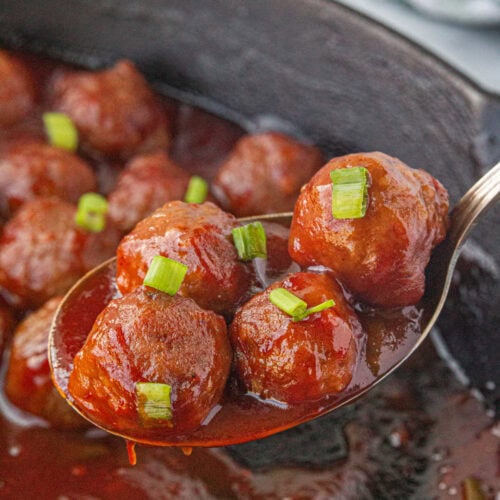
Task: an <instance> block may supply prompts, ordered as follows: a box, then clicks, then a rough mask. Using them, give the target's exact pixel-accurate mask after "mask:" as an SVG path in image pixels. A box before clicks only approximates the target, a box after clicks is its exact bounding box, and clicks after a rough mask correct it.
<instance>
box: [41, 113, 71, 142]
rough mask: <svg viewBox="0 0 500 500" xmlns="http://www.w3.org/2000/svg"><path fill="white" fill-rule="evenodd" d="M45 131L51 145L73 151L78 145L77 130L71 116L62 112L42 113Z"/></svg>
mask: <svg viewBox="0 0 500 500" xmlns="http://www.w3.org/2000/svg"><path fill="white" fill-rule="evenodd" d="M42 119H43V124H44V126H45V133H46V134H47V137H48V139H49V142H50V144H52V146H56V147H58V148H62V149H67V150H68V151H75V150H76V148H77V147H78V131H77V130H76V127H75V125H74V123H73V122H72V121H71V118H70V117H69V116H68V115H65V114H64V113H44V114H43V116H42Z"/></svg>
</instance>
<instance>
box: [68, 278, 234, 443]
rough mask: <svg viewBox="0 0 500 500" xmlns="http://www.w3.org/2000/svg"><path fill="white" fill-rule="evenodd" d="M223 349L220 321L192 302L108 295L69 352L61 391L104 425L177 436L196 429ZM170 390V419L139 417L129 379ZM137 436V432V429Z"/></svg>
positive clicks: (224, 364) (208, 404)
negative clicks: (84, 334) (71, 359)
mask: <svg viewBox="0 0 500 500" xmlns="http://www.w3.org/2000/svg"><path fill="white" fill-rule="evenodd" d="M230 364H231V351H230V345H229V340H228V337H227V328H226V323H225V321H224V319H223V318H222V317H221V316H219V315H217V314H215V313H214V312H212V311H206V310H204V309H201V308H200V307H199V306H198V305H197V304H196V303H195V302H194V301H193V300H192V299H188V298H184V297H179V296H173V297H171V296H169V295H167V294H164V293H162V292H157V291H155V290H152V289H149V288H146V287H140V288H137V289H136V290H135V291H134V292H132V293H130V294H128V295H125V296H124V297H122V298H119V299H115V300H112V301H111V302H110V303H109V304H108V306H107V307H106V308H105V309H104V311H103V312H102V313H101V314H100V315H99V316H98V318H97V320H96V322H95V323H94V326H93V328H92V330H91V332H90V334H89V336H88V338H87V340H86V342H85V344H84V346H83V347H82V349H81V350H80V351H79V353H78V354H77V355H76V357H75V360H74V368H73V371H72V372H71V374H70V378H69V385H68V389H69V392H70V394H71V395H72V396H73V398H74V399H75V400H76V402H77V405H78V406H81V407H82V408H84V411H85V412H86V413H88V414H89V416H90V417H91V418H92V419H94V420H95V422H97V423H100V424H102V425H104V426H105V427H106V428H108V429H111V430H113V429H114V430H117V431H120V432H123V431H126V432H130V433H131V434H132V435H137V434H138V431H137V429H140V428H141V427H144V426H146V427H150V428H151V427H164V428H165V432H167V433H168V429H172V431H173V432H175V433H179V432H182V431H186V430H192V429H195V428H196V427H198V426H199V425H200V424H201V423H202V422H203V420H204V418H205V417H206V416H207V415H208V413H209V412H210V410H211V409H212V408H213V407H214V405H215V404H217V402H218V401H219V399H220V397H221V395H222V392H223V390H224V386H225V383H226V380H227V377H228V374H229V368H230ZM138 382H154V383H161V384H168V385H169V386H170V387H171V395H170V399H171V401H170V402H171V418H168V419H165V420H163V419H159V418H158V419H155V418H152V419H150V418H147V415H146V418H145V415H144V414H143V412H141V411H139V408H138V407H139V405H140V400H139V398H138V395H137V393H136V383H138ZM139 433H140V432H139Z"/></svg>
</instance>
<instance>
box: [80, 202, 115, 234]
mask: <svg viewBox="0 0 500 500" xmlns="http://www.w3.org/2000/svg"><path fill="white" fill-rule="evenodd" d="M107 212H108V202H107V200H106V198H104V196H102V195H100V194H98V193H85V194H83V195H82V196H80V199H79V200H78V208H77V211H76V214H75V223H76V224H77V225H78V226H80V227H81V228H83V229H85V230H87V231H90V232H92V233H99V232H101V231H102V230H103V229H104V228H105V227H106V213H107Z"/></svg>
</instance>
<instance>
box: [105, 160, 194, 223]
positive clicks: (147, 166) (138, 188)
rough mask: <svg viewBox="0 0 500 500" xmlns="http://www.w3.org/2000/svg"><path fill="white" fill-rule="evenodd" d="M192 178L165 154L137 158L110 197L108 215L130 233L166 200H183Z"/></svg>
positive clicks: (120, 177) (124, 172) (129, 165)
mask: <svg viewBox="0 0 500 500" xmlns="http://www.w3.org/2000/svg"><path fill="white" fill-rule="evenodd" d="M189 178H190V176H189V174H188V173H187V171H185V170H183V169H182V168H180V167H179V166H178V165H176V164H175V163H174V162H173V161H172V160H171V159H170V158H169V157H168V155H167V154H166V153H164V152H163V151H157V152H154V153H149V154H144V155H139V156H136V157H134V158H132V160H130V162H129V163H128V164H127V166H126V167H125V169H124V170H123V172H122V173H121V174H120V176H119V177H118V182H117V184H116V186H115V188H114V190H113V191H112V192H111V193H110V195H109V215H110V217H111V218H112V219H113V221H114V222H115V223H116V225H117V226H118V227H119V228H120V229H121V230H122V231H124V232H128V231H130V230H131V229H132V228H133V227H134V226H135V225H136V224H137V223H138V222H139V221H140V220H141V219H144V217H146V216H148V215H149V214H150V213H151V212H153V211H154V210H156V209H157V208H159V207H161V206H162V205H164V204H165V203H167V201H172V200H182V199H183V198H184V195H185V193H186V188H187V185H188V183H189Z"/></svg>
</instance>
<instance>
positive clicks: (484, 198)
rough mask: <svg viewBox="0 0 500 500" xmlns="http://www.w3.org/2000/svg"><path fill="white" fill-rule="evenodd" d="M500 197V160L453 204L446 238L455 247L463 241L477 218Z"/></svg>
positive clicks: (458, 246)
mask: <svg viewBox="0 0 500 500" xmlns="http://www.w3.org/2000/svg"><path fill="white" fill-rule="evenodd" d="M499 198H500V162H499V163H497V164H496V165H495V166H494V167H492V168H491V169H490V170H489V171H488V172H487V173H486V174H484V175H483V176H482V177H481V178H480V179H479V180H478V181H477V182H476V183H475V184H474V185H473V186H472V187H471V188H470V189H469V190H468V191H467V192H466V193H465V194H464V195H463V196H462V198H461V200H460V201H459V202H458V203H457V205H455V208H454V209H453V211H452V213H451V226H450V229H449V232H448V238H449V239H450V240H451V241H452V242H453V243H454V245H455V247H456V249H458V248H460V247H461V246H462V244H463V243H464V242H465V240H466V239H467V237H468V236H469V233H470V232H471V230H472V228H473V227H474V224H475V223H476V222H477V220H478V219H479V218H480V217H481V216H482V215H483V214H484V213H485V212H486V210H487V209H488V208H489V207H490V206H491V205H493V204H494V203H495V202H496V201H498V199H499Z"/></svg>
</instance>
